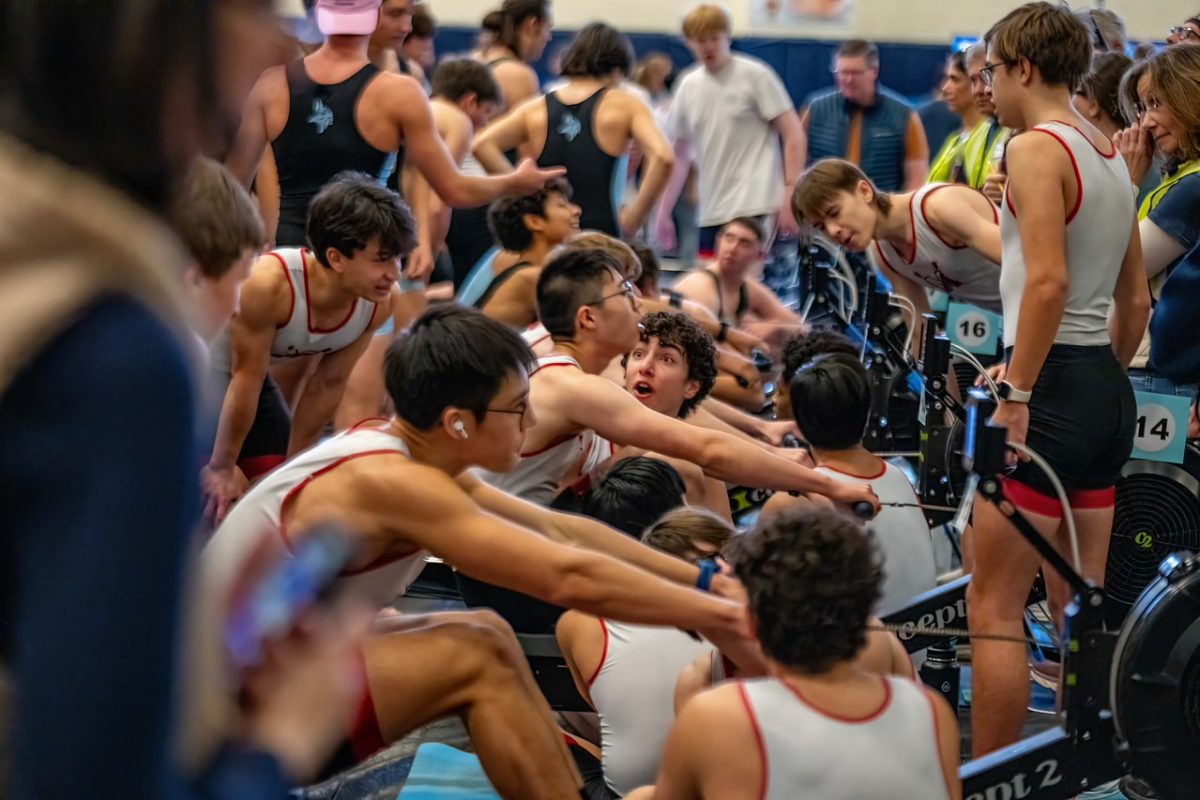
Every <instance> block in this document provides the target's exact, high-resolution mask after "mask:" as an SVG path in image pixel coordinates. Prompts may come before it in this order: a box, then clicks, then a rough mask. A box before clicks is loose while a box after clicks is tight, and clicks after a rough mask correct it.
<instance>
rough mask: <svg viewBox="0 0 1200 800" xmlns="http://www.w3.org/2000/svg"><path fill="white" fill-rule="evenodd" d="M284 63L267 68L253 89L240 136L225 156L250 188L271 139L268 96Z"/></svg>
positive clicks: (230, 167)
mask: <svg viewBox="0 0 1200 800" xmlns="http://www.w3.org/2000/svg"><path fill="white" fill-rule="evenodd" d="M282 74H283V68H282V67H274V68H272V69H269V70H267V71H266V72H264V73H263V74H262V77H260V78H259V79H258V82H257V83H256V84H254V88H253V89H251V90H250V97H248V98H247V99H246V106H245V109H244V110H243V112H242V124H241V127H240V128H238V132H237V138H236V139H234V142H233V147H232V148H231V149H230V151H229V155H228V156H226V158H225V166H226V167H228V168H229V171H230V172H232V173H233V174H234V176H235V177H236V178H237V179H238V180H240V181H241V182H242V184H243V185H245V186H246V187H247V188H249V186H250V182H251V181H252V180H254V175H255V174H256V173H257V172H258V166H259V163H260V162H261V161H262V157H263V151H264V150H266V149H267V144H268V143H269V140H268V136H267V116H266V107H267V98H268V94H269V90H270V86H271V84H272V83H275V82H278V81H279V80H281V78H282Z"/></svg>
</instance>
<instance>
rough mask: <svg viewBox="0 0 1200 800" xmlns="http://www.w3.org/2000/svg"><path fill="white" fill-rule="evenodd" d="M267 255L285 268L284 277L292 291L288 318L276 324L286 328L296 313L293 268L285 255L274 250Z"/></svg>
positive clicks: (277, 328)
mask: <svg viewBox="0 0 1200 800" xmlns="http://www.w3.org/2000/svg"><path fill="white" fill-rule="evenodd" d="M267 255H269V256H271V257H272V258H274V259H275V260H276V261H278V262H279V267H280V269H282V270H283V279H284V280H285V281H287V287H288V292H290V293H291V296H292V299H291V300H290V301H289V305H288V315H287V319H285V320H284V321H283V322H282V323H276V324H275V330H279V329H281V328H286V327H287V326H288V323H289V322H291V321H292V315H293V314H295V313H296V285H295V284H294V283H292V273H291V270H289V269H288V265H287V262H286V261H284V260H283V256H281V255H279V253H276V252H275V251H274V250H272V251H271V252H269V253H267Z"/></svg>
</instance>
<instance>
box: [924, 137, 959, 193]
mask: <svg viewBox="0 0 1200 800" xmlns="http://www.w3.org/2000/svg"><path fill="white" fill-rule="evenodd" d="M966 139H967V133H966V131H955V132H954V133H952V134H950V135H949V136H947V137H946V142H945V144H943V145H942V149H941V150H938V154H937V155H936V156H935V157H934V159H933V166H932V167H931V168H930V169H929V180H927V181H926V183H953V181H954V177H953V176H954V167H955V166H956V165H958V164H961V163H962V148H963V144H964V143H965V142H966Z"/></svg>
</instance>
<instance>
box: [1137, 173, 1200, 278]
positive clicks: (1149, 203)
mask: <svg viewBox="0 0 1200 800" xmlns="http://www.w3.org/2000/svg"><path fill="white" fill-rule="evenodd" d="M1198 172H1200V159H1196V160H1195V161H1188V162H1186V163H1184V164H1182V165H1180V167H1179V169H1177V170H1175V171H1174V172H1172V173H1171V174H1170V175H1168V176H1167V177H1165V178H1163V182H1162V183H1160V184H1159V185H1158V186H1156V187H1155V188H1154V190H1153V191H1152V192H1150V194H1148V195H1146V199H1145V200H1143V201H1142V205H1141V207H1140V208H1138V221H1139V222H1140V221H1142V220H1145V219H1146V218H1148V217H1149V216H1150V212H1152V211H1154V209H1156V208H1158V204H1159V203H1161V202H1162V200H1163V198H1164V197H1166V196H1167V192H1169V191H1171V188H1172V187H1174V186H1175V184H1177V183H1179V182H1180V181H1181V180H1183V179H1184V178H1186V177H1187V176H1188V175H1195V174H1196V173H1198ZM1166 281H1167V272H1166V271H1163V272H1160V273H1158V274H1157V275H1155V276H1154V277H1153V278H1151V279H1150V294H1151V295H1153V296H1154V298H1155V299H1158V295H1159V292H1160V291H1161V290H1162V285H1163V284H1164V283H1166Z"/></svg>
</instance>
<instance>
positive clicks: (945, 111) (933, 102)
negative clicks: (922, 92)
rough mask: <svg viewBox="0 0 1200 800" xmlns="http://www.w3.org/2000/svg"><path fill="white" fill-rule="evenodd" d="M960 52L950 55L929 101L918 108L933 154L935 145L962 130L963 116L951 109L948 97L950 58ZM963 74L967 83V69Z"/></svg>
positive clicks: (918, 116) (964, 69) (939, 73)
mask: <svg viewBox="0 0 1200 800" xmlns="http://www.w3.org/2000/svg"><path fill="white" fill-rule="evenodd" d="M959 52H961V51H955V52H953V53H950V55H949V56H948V57H947V59H946V62H945V63H944V64H943V66H942V69H941V70H939V71H938V79H937V84H935V85H934V87H933V91H932V92H931V93H930V98H929V100H928V101H927V102H925V103H922V104H921V105H920V106H919V107H918V108H917V118H918V119H920V120H921V128H922V129H923V130H924V131H925V141H926V142H928V143H929V145H930V151H931V152H932V148H933V145H934V144H936V143H938V142H945V141H946V140H947V139H948V138H949V137H950V135H951V134H953V133H954V132H955V131H957V130H959V129H960V128H962V115H961V114H958V113H957V112H955V111H954V109H953V108H951V107H950V101H949V100H948V99H947V97H946V80H947V78H948V77H949V74H950V73H949V70H950V63H949V62H950V58H952V57H953V56H955V55H956V54H957V53H959ZM962 72H963V76H964V77H963V82H964V83H965V82H966V77H965V76H966V68H965V67H964V68H963V70H962ZM969 94H970V93H969V92H968V95H969Z"/></svg>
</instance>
